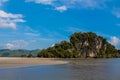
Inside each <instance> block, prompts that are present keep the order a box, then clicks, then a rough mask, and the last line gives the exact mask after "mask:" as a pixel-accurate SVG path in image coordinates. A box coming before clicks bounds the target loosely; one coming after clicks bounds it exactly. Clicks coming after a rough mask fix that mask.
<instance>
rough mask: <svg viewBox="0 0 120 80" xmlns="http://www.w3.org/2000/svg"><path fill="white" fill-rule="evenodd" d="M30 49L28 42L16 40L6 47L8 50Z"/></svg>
mask: <svg viewBox="0 0 120 80" xmlns="http://www.w3.org/2000/svg"><path fill="white" fill-rule="evenodd" d="M27 47H28V42H27V41H24V40H15V41H12V42H9V43H7V44H6V45H5V48H6V49H25V48H27Z"/></svg>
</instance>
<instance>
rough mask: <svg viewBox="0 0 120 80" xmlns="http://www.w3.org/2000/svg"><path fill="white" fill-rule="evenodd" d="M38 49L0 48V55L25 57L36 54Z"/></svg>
mask: <svg viewBox="0 0 120 80" xmlns="http://www.w3.org/2000/svg"><path fill="white" fill-rule="evenodd" d="M39 51H40V50H39V49H37V50H24V49H18V50H9V49H1V50H0V56H1V57H26V56H29V55H32V56H36V55H37V53H38V52H39Z"/></svg>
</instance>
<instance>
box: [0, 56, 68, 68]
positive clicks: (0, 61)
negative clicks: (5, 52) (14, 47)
mask: <svg viewBox="0 0 120 80" xmlns="http://www.w3.org/2000/svg"><path fill="white" fill-rule="evenodd" d="M67 63H68V62H67V61H63V60H59V59H55V58H18V57H0V67H22V66H37V65H38V66H39V65H57V64H67Z"/></svg>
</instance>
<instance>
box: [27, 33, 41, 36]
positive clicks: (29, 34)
mask: <svg viewBox="0 0 120 80" xmlns="http://www.w3.org/2000/svg"><path fill="white" fill-rule="evenodd" d="M25 35H28V36H40V34H39V33H25Z"/></svg>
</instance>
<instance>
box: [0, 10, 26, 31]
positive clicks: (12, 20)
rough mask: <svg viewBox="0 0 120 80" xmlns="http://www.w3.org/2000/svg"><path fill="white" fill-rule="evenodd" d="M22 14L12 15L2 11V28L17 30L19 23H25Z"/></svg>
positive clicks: (0, 17) (0, 22) (0, 15)
mask: <svg viewBox="0 0 120 80" xmlns="http://www.w3.org/2000/svg"><path fill="white" fill-rule="evenodd" d="M22 18H23V15H22V14H12V13H7V12H5V11H2V10H0V28H12V29H16V26H17V23H21V22H25V21H24V20H23V19H22Z"/></svg>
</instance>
